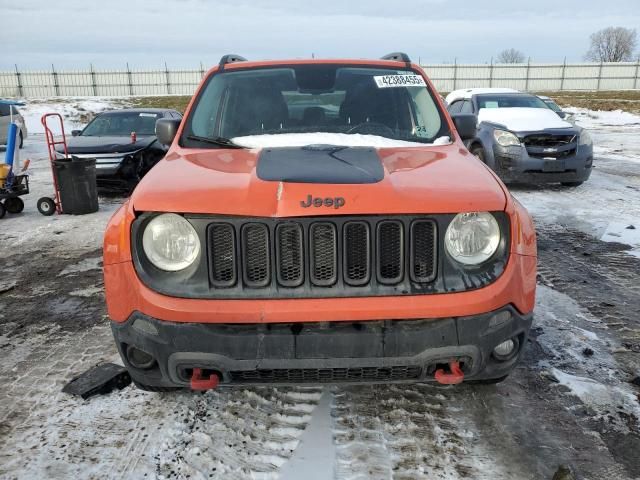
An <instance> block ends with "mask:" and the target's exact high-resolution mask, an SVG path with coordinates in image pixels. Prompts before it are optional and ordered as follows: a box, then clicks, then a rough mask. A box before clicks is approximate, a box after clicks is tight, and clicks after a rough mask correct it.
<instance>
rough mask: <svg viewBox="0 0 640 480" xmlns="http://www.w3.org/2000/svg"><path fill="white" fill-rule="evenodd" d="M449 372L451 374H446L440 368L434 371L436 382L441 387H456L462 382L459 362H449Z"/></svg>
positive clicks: (462, 373) (462, 377)
mask: <svg viewBox="0 0 640 480" xmlns="http://www.w3.org/2000/svg"><path fill="white" fill-rule="evenodd" d="M449 370H451V373H446V372H445V371H444V369H442V368H439V369H438V370H436V373H435V377H436V382H438V383H441V384H442V385H457V384H458V383H462V380H464V372H463V371H462V369H461V368H460V362H458V361H457V360H451V361H450V362H449Z"/></svg>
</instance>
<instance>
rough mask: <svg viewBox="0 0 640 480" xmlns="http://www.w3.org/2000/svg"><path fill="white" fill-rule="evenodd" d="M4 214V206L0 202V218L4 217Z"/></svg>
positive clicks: (5, 210) (5, 211)
mask: <svg viewBox="0 0 640 480" xmlns="http://www.w3.org/2000/svg"><path fill="white" fill-rule="evenodd" d="M6 213H7V209H6V208H4V205H3V204H2V202H0V218H2V217H4V216H5V214H6Z"/></svg>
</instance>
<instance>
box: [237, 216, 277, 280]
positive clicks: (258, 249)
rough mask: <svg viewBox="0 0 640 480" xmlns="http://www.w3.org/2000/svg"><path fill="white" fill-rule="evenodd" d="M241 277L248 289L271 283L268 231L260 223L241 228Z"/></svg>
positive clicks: (248, 224)
mask: <svg viewBox="0 0 640 480" xmlns="http://www.w3.org/2000/svg"><path fill="white" fill-rule="evenodd" d="M242 258H243V262H242V276H243V280H244V283H245V285H247V286H248V287H266V286H267V285H269V283H270V281H271V268H270V253H269V230H268V229H267V226H266V225H264V224H262V223H247V224H246V225H243V227H242Z"/></svg>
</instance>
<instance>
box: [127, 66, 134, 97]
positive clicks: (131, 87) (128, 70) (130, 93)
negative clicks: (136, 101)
mask: <svg viewBox="0 0 640 480" xmlns="http://www.w3.org/2000/svg"><path fill="white" fill-rule="evenodd" d="M127 81H128V82H129V95H131V96H133V78H132V76H131V70H130V69H129V62H127Z"/></svg>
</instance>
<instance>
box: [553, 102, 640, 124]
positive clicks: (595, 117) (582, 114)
mask: <svg viewBox="0 0 640 480" xmlns="http://www.w3.org/2000/svg"><path fill="white" fill-rule="evenodd" d="M563 110H564V111H565V112H568V113H572V114H573V115H574V116H575V119H576V123H577V124H578V125H580V126H581V127H584V128H598V127H632V126H640V115H636V114H633V113H629V112H625V111H623V110H612V111H602V110H589V109H587V108H576V107H567V108H563Z"/></svg>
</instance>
